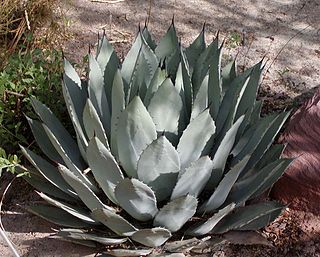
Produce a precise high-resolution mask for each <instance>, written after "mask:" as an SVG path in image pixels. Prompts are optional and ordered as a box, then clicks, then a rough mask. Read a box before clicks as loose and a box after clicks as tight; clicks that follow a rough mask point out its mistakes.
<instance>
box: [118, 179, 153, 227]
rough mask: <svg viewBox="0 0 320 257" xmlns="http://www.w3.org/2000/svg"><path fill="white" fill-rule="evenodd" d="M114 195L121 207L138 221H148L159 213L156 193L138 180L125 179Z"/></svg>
mask: <svg viewBox="0 0 320 257" xmlns="http://www.w3.org/2000/svg"><path fill="white" fill-rule="evenodd" d="M114 194H115V197H116V199H117V201H118V203H119V205H120V206H121V207H122V208H123V209H124V210H125V211H126V212H127V213H129V214H130V215H131V216H132V217H134V218H135V219H137V220H140V221H148V220H150V219H152V218H153V217H154V215H155V214H156V213H157V212H158V208H157V200H156V196H155V194H154V192H153V191H152V189H151V188H150V187H148V186H147V185H146V184H144V183H142V182H141V181H139V180H137V179H134V178H132V179H129V178H125V179H123V180H122V181H120V182H119V184H118V185H117V186H116V187H115V190H114Z"/></svg>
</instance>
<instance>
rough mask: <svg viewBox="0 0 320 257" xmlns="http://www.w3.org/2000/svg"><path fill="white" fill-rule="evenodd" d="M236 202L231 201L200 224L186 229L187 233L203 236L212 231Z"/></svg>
mask: <svg viewBox="0 0 320 257" xmlns="http://www.w3.org/2000/svg"><path fill="white" fill-rule="evenodd" d="M235 206H236V205H235V204H234V203H231V204H229V205H227V206H226V207H224V208H223V209H221V210H219V211H218V212H217V213H215V214H214V215H213V216H212V217H211V218H209V219H207V220H206V221H204V222H201V223H200V224H195V225H194V226H193V227H191V228H189V229H188V230H187V231H186V234H187V235H190V236H202V235H205V234H208V233H210V231H211V230H212V229H213V228H214V227H215V226H216V225H217V224H218V223H219V221H220V220H222V219H223V218H224V217H225V216H226V215H228V214H229V213H230V212H231V211H232V210H233V209H234V208H235Z"/></svg>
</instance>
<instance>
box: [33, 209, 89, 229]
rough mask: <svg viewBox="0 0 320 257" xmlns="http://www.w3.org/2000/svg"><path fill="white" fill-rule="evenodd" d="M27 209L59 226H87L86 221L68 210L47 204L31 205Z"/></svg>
mask: <svg viewBox="0 0 320 257" xmlns="http://www.w3.org/2000/svg"><path fill="white" fill-rule="evenodd" d="M28 211H29V212H31V213H33V214H35V215H37V216H39V217H41V218H43V219H45V220H47V221H49V222H52V223H54V224H57V225H59V226H64V227H71V228H85V227H88V226H89V224H88V223H85V222H84V221H82V220H81V219H78V218H76V217H75V216H73V215H71V214H69V213H68V212H66V211H64V210H62V209H60V208H57V207H53V206H49V205H43V204H39V205H36V206H31V207H29V208H28Z"/></svg>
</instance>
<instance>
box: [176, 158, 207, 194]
mask: <svg viewBox="0 0 320 257" xmlns="http://www.w3.org/2000/svg"><path fill="white" fill-rule="evenodd" d="M212 166H213V163H212V161H211V159H210V158H209V157H208V156H204V157H202V158H200V159H199V160H197V161H194V162H193V163H191V165H190V167H188V168H186V169H185V170H184V171H183V172H182V173H181V174H179V175H180V178H179V180H178V182H177V184H176V186H175V187H174V189H173V192H172V194H171V199H176V198H179V197H181V196H184V195H187V194H190V195H193V196H195V197H198V195H199V194H200V193H201V192H202V190H203V188H204V187H205V185H206V183H207V182H208V180H209V178H210V175H211V171H212Z"/></svg>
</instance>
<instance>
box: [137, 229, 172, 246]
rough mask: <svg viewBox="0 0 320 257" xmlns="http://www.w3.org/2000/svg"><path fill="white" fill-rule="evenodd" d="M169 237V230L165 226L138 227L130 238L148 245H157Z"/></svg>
mask: <svg viewBox="0 0 320 257" xmlns="http://www.w3.org/2000/svg"><path fill="white" fill-rule="evenodd" d="M170 237H171V233H170V231H169V230H167V229H165V228H151V229H140V230H139V231H137V232H135V233H134V234H133V235H132V236H131V239H132V240H134V241H136V242H138V243H140V244H143V245H145V246H149V247H158V246H160V245H162V244H163V243H164V242H166V241H167V240H168V239H169V238H170Z"/></svg>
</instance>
